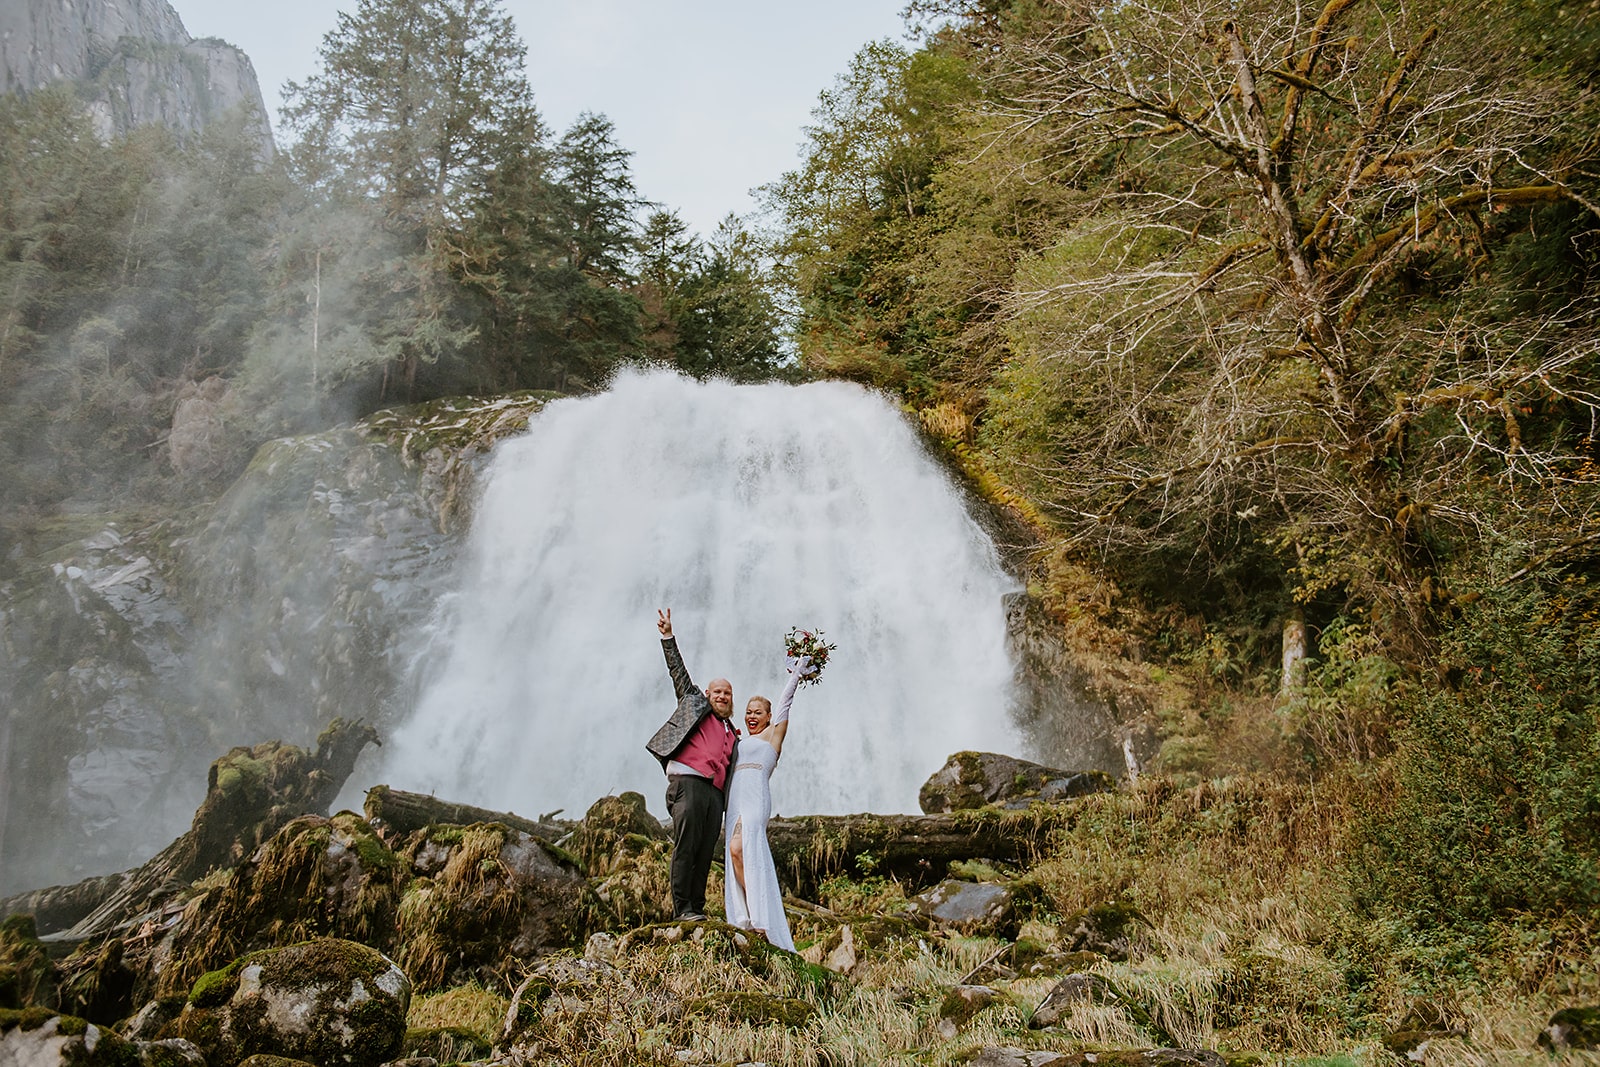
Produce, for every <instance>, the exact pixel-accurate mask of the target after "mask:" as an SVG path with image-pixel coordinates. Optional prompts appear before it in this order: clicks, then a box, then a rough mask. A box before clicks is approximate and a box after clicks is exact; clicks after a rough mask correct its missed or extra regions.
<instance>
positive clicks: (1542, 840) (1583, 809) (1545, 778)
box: [1353, 589, 1600, 928]
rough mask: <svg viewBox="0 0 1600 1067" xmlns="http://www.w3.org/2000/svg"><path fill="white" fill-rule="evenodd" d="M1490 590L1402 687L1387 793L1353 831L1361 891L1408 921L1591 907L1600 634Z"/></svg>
mask: <svg viewBox="0 0 1600 1067" xmlns="http://www.w3.org/2000/svg"><path fill="white" fill-rule="evenodd" d="M1567 607H1568V605H1567V603H1566V601H1565V599H1564V598H1563V597H1562V596H1559V595H1552V594H1549V593H1544V592H1540V591H1537V590H1525V591H1517V592H1510V591H1506V590H1503V589H1502V590H1496V591H1494V592H1493V593H1492V594H1491V595H1490V596H1488V597H1486V598H1485V599H1484V600H1483V601H1482V602H1480V603H1479V604H1478V605H1476V606H1474V607H1473V608H1472V609H1471V610H1470V612H1469V614H1468V615H1466V616H1465V617H1464V618H1463V619H1462V620H1460V622H1459V623H1458V624H1457V625H1456V626H1455V627H1454V629H1453V630H1452V631H1451V632H1450V633H1449V634H1448V635H1447V636H1446V640H1445V644H1444V648H1443V655H1444V658H1443V665H1444V667H1445V671H1444V674H1445V677H1446V678H1447V680H1448V684H1447V685H1445V686H1442V687H1440V688H1438V689H1434V690H1428V691H1424V690H1421V689H1418V690H1415V691H1413V692H1412V693H1411V694H1410V695H1409V696H1407V697H1404V698H1402V700H1401V703H1400V710H1401V715H1402V718H1403V719H1404V721H1405V725H1404V728H1403V729H1402V731H1401V733H1400V736H1399V745H1398V751H1397V753H1396V759H1395V763H1394V784H1395V796H1394V798H1393V802H1392V803H1391V804H1388V805H1383V806H1382V807H1383V810H1380V811H1377V812H1375V813H1373V814H1371V815H1369V816H1368V817H1367V818H1366V820H1365V821H1364V822H1363V823H1362V824H1361V826H1360V827H1359V829H1358V833H1357V841H1358V843H1359V846H1360V847H1359V848H1358V850H1357V851H1356V853H1355V857H1354V861H1353V873H1354V875H1355V879H1354V882H1355V886H1354V887H1355V889H1356V894H1357V897H1358V899H1359V900H1361V901H1362V902H1363V903H1364V904H1365V905H1366V906H1367V908H1368V909H1369V910H1371V911H1373V912H1374V913H1377V914H1387V915H1389V916H1392V917H1395V918H1400V919H1403V920H1405V921H1407V922H1409V923H1411V924H1412V925H1414V926H1415V927H1418V928H1421V927H1425V926H1427V925H1430V924H1444V925H1449V926H1455V927H1468V926H1472V925H1475V924H1478V923H1483V922H1488V921H1491V920H1496V919H1503V918H1508V917H1511V916H1513V915H1524V916H1532V917H1540V916H1542V917H1555V916H1559V915H1563V914H1581V913H1583V911H1585V910H1586V909H1594V908H1596V907H1600V771H1597V770H1596V768H1600V722H1597V714H1600V632H1597V628H1596V627H1593V626H1589V625H1585V622H1584V620H1583V619H1582V618H1578V617H1574V615H1575V614H1576V613H1571V612H1568V611H1567V610H1566V609H1567Z"/></svg>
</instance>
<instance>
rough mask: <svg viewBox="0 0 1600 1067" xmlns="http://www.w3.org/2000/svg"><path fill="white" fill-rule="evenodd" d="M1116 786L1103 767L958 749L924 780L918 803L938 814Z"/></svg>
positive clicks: (1062, 797)
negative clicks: (1067, 767) (1076, 767)
mask: <svg viewBox="0 0 1600 1067" xmlns="http://www.w3.org/2000/svg"><path fill="white" fill-rule="evenodd" d="M1114 788H1116V780H1115V779H1114V778H1112V777H1111V776H1110V775H1109V774H1107V773H1106V772H1104V771H1098V770H1089V771H1064V770H1060V769H1058V768H1055V767H1046V766H1044V765H1043V764H1039V763H1032V762H1030V761H1028V760H1025V759H1018V758H1017V757H1015V756H1005V755H1001V754H1000V753H998V752H957V753H956V754H955V755H953V756H951V757H950V759H949V760H948V761H947V762H946V763H945V765H944V766H943V767H941V768H939V769H938V770H937V771H935V772H934V773H933V776H932V777H930V778H929V779H928V780H927V781H926V782H924V783H922V789H921V790H920V791H919V792H918V794H917V802H918V803H919V804H920V805H921V806H922V810H923V811H924V812H925V813H926V814H929V815H940V814H944V813H946V812H952V811H965V810H970V809H972V808H982V807H987V806H988V805H991V804H995V805H999V806H1000V807H1003V808H1025V807H1027V806H1028V805H1030V804H1035V803H1039V802H1048V801H1060V800H1070V799H1072V798H1073V797H1081V796H1084V795H1086V794H1088V793H1108V792H1110V791H1111V790H1112V789H1114Z"/></svg>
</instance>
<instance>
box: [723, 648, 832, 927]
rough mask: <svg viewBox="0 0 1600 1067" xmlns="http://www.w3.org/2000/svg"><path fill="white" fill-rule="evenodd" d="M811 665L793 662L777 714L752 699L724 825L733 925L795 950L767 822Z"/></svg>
mask: <svg viewBox="0 0 1600 1067" xmlns="http://www.w3.org/2000/svg"><path fill="white" fill-rule="evenodd" d="M810 666H811V661H810V659H808V658H807V657H804V656H801V657H799V658H798V659H796V658H791V659H790V660H789V685H788V687H787V688H785V689H784V691H783V697H782V699H781V700H780V701H779V702H778V709H777V712H776V713H774V712H773V709H772V701H770V700H768V699H767V698H766V697H751V698H750V703H749V704H748V705H747V706H746V707H745V710H744V725H745V731H746V733H747V734H748V736H747V737H746V738H745V739H744V740H743V741H741V742H739V749H738V760H739V762H738V763H737V764H735V765H734V768H733V778H732V780H731V781H730V782H729V784H728V811H727V815H726V822H725V823H724V833H725V836H726V838H727V854H726V856H725V857H724V859H725V863H724V870H725V871H726V872H727V873H726V876H725V877H724V878H723V890H722V892H723V904H724V906H725V908H726V910H727V913H728V922H729V923H731V924H732V925H734V926H742V927H744V928H745V929H747V930H757V931H759V932H761V933H763V934H765V935H766V938H767V940H768V941H769V942H771V943H772V944H774V945H777V946H778V947H779V948H784V949H788V950H789V951H790V952H793V951H794V938H793V937H791V936H790V934H789V920H788V918H787V917H785V915H784V914H783V892H782V890H780V889H779V888H778V869H777V866H776V865H775V864H774V863H773V861H772V850H771V849H770V848H768V846H767V819H768V817H769V816H770V815H771V814H772V793H771V791H770V790H769V789H768V786H767V780H768V779H769V778H771V777H772V769H773V768H774V767H776V766H777V764H778V755H779V753H781V752H782V751H783V737H784V735H785V734H786V733H788V732H789V705H790V704H792V703H793V702H794V692H795V689H796V688H797V687H798V686H799V685H800V682H801V680H802V679H803V678H804V677H805V676H806V675H807V674H808V673H810Z"/></svg>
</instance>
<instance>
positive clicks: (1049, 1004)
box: [1028, 974, 1118, 1030]
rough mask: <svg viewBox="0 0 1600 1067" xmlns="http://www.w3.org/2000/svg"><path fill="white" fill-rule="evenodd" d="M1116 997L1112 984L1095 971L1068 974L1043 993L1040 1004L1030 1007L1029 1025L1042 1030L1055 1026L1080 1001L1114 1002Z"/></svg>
mask: <svg viewBox="0 0 1600 1067" xmlns="http://www.w3.org/2000/svg"><path fill="white" fill-rule="evenodd" d="M1117 1000H1118V997H1117V995H1116V991H1115V990H1114V989H1112V987H1111V983H1110V982H1107V981H1106V980H1105V979H1104V978H1101V977H1100V976H1099V975H1098V974H1069V975H1067V976H1066V977H1065V978H1063V979H1062V980H1061V981H1059V982H1057V983H1056V985H1055V988H1054V989H1052V990H1050V992H1049V993H1047V994H1045V998H1044V999H1043V1000H1041V1001H1040V1002H1039V1006H1038V1007H1037V1008H1035V1009H1033V1015H1032V1016H1031V1017H1030V1018H1029V1019H1028V1027H1029V1028H1030V1029H1033V1030H1042V1029H1044V1028H1045V1027H1047V1026H1054V1025H1056V1023H1058V1022H1060V1021H1061V1017H1062V1016H1063V1015H1066V1014H1067V1013H1068V1012H1069V1011H1071V1010H1072V1009H1073V1008H1074V1007H1077V1006H1078V1005H1079V1004H1113V1003H1116V1001H1117Z"/></svg>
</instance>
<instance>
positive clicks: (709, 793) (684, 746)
mask: <svg viewBox="0 0 1600 1067" xmlns="http://www.w3.org/2000/svg"><path fill="white" fill-rule="evenodd" d="M656 616H657V618H656V629H658V630H660V631H661V651H662V652H664V653H665V654H666V657H667V671H668V673H670V674H671V675H672V689H673V695H674V696H676V697H677V698H678V707H677V709H676V710H675V711H673V713H672V718H670V719H668V720H667V721H666V722H665V723H663V724H662V726H661V729H659V730H657V731H656V734H655V736H654V737H652V738H651V739H650V742H649V744H647V745H645V748H647V749H649V750H650V754H651V755H653V756H655V758H656V759H658V760H660V761H661V766H662V767H663V768H664V769H665V770H666V772H667V814H669V815H671V816H672V916H673V918H675V919H704V918H705V917H706V916H705V910H706V876H707V875H709V874H710V873H711V858H712V856H713V854H714V853H715V852H716V848H717V836H718V835H719V834H720V833H721V832H722V807H723V803H724V800H725V797H724V794H723V790H724V788H725V787H726V783H727V780H728V771H729V769H730V768H732V766H733V754H734V748H735V747H736V746H737V745H738V743H739V731H738V730H736V729H734V727H733V724H732V723H730V722H729V721H728V720H729V719H730V718H731V717H732V716H733V683H732V682H730V681H728V680H727V679H726V678H715V679H713V680H712V682H711V684H710V685H708V686H706V690H705V692H704V693H702V692H700V690H698V689H696V688H695V686H694V683H693V682H692V681H690V680H689V671H688V668H686V667H684V665H683V657H682V656H681V655H679V654H678V642H677V640H676V639H674V638H673V636H672V609H670V608H668V609H667V610H666V611H657V612H656Z"/></svg>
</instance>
